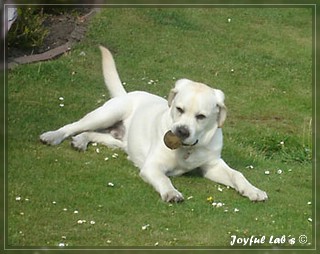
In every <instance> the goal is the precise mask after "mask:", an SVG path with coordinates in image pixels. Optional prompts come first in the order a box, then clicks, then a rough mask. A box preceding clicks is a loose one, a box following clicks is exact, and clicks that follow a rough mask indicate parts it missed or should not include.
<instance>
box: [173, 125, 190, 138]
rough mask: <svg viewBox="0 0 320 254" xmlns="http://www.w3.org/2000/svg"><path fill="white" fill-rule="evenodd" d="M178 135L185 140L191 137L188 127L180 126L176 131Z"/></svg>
mask: <svg viewBox="0 0 320 254" xmlns="http://www.w3.org/2000/svg"><path fill="white" fill-rule="evenodd" d="M176 135H177V136H178V137H179V138H181V139H182V140H183V139H186V138H188V137H189V136H190V131H189V129H188V128H187V127H186V126H180V127H178V128H177V130H176Z"/></svg>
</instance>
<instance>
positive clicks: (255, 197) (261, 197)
mask: <svg viewBox="0 0 320 254" xmlns="http://www.w3.org/2000/svg"><path fill="white" fill-rule="evenodd" d="M243 195H244V196H246V197H248V198H249V199H250V200H251V201H266V200H267V199H268V195H267V193H266V192H265V191H262V190H259V189H258V188H256V187H252V188H250V189H249V190H246V191H245V192H244V193H243Z"/></svg>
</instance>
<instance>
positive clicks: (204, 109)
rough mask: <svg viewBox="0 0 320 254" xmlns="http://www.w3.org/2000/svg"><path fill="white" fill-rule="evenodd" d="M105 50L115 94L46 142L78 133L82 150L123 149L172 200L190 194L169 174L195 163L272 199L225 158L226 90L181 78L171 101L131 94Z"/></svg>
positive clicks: (257, 197) (247, 192)
mask: <svg viewBox="0 0 320 254" xmlns="http://www.w3.org/2000/svg"><path fill="white" fill-rule="evenodd" d="M100 50H101V53H102V65H103V75H104V79H105V84H106V86H107V88H108V90H109V91H110V94H111V96H112V99H110V100H108V101H107V102H106V103H105V104H104V105H103V106H101V107H99V108H97V109H96V110H94V111H92V112H90V113H88V114H87V115H86V116H84V117H83V118H82V119H80V120H79V121H77V122H74V123H71V124H67V125H65V126H63V127H61V128H60V129H57V130H54V131H48V132H45V133H43V134H42V135H41V136H40V140H41V141H42V142H43V143H45V144H49V145H58V144H59V143H61V142H62V141H63V140H64V139H66V138H68V137H69V136H72V142H71V144H72V146H73V147H74V148H76V149H79V150H86V148H87V145H88V144H89V143H90V142H97V143H102V144H104V145H106V146H109V147H119V148H122V149H123V150H125V151H126V153H127V154H128V156H129V159H130V160H132V161H133V162H134V164H135V165H136V166H138V167H139V168H140V176H141V177H142V178H143V179H144V180H145V181H146V182H148V183H150V184H151V185H152V186H153V187H154V188H155V190H156V191H157V192H159V194H160V195H161V198H162V200H164V201H167V202H180V201H183V199H184V198H183V195H182V194H181V193H180V192H179V191H178V190H177V189H176V188H175V187H174V186H173V185H172V183H171V181H170V179H169V176H176V175H182V174H184V173H186V172H188V171H191V170H193V169H195V168H200V169H201V171H202V173H203V176H204V177H206V178H208V179H210V180H212V181H215V182H217V183H221V184H224V185H227V186H230V187H232V188H234V189H236V190H237V191H238V192H239V193H240V194H242V195H243V196H246V197H248V198H249V199H250V200H252V201H264V200H267V198H268V197H267V194H266V193H265V192H264V191H262V190H260V189H258V188H256V187H255V186H253V185H252V184H251V183H249V181H248V180H247V179H246V178H245V177H244V176H243V174H242V173H240V172H238V171H236V170H234V169H232V168H230V167H229V166H228V165H227V164H226V163H225V162H224V161H223V159H222V158H221V149H222V144H223V141H222V130H221V126H222V125H223V122H224V120H225V118H226V107H225V105H224V94H223V92H222V91H220V90H218V89H213V88H210V87H209V86H207V85H205V84H202V83H198V82H194V81H191V80H188V79H181V80H178V81H177V82H176V84H175V87H174V88H173V89H172V90H171V92H170V95H169V97H168V101H167V100H165V99H163V98H161V97H159V96H156V95H153V94H150V93H147V92H139V91H135V92H130V93H127V92H126V91H125V89H124V88H123V85H122V83H121V81H120V78H119V75H118V72H117V70H116V66H115V63H114V60H113V57H112V55H111V53H110V52H109V50H107V49H106V48H104V47H100ZM164 137H165V138H164ZM170 138H171V139H172V140H171V141H170ZM170 142H174V143H175V144H174V145H172V144H171V143H170Z"/></svg>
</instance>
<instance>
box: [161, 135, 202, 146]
mask: <svg viewBox="0 0 320 254" xmlns="http://www.w3.org/2000/svg"><path fill="white" fill-rule="evenodd" d="M163 141H164V143H165V145H166V146H167V147H168V148H170V149H171V150H175V149H178V148H179V147H193V146H195V145H196V144H198V142H199V140H198V139H197V140H196V141H195V142H194V143H192V144H186V143H183V141H182V140H181V138H180V137H178V136H177V135H175V134H174V133H173V132H172V131H167V132H166V134H165V135H164V138H163Z"/></svg>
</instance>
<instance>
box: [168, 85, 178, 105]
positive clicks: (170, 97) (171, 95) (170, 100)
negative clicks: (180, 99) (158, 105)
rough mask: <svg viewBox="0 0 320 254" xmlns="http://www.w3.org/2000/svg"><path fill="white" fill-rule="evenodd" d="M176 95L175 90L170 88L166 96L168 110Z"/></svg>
mask: <svg viewBox="0 0 320 254" xmlns="http://www.w3.org/2000/svg"><path fill="white" fill-rule="evenodd" d="M177 93H178V91H177V89H175V88H172V89H171V91H170V93H169V95H168V105H169V108H170V107H171V104H172V101H173V99H174V97H175V96H176V94H177Z"/></svg>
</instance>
